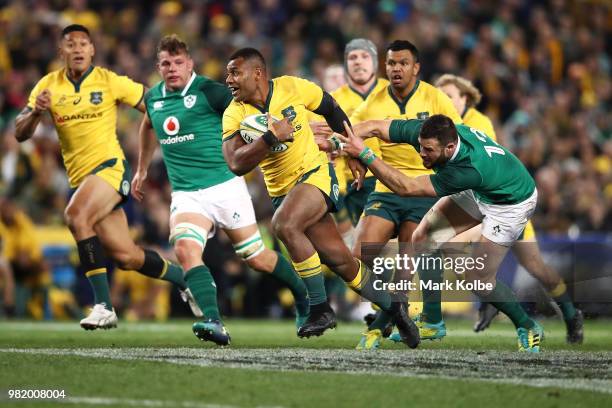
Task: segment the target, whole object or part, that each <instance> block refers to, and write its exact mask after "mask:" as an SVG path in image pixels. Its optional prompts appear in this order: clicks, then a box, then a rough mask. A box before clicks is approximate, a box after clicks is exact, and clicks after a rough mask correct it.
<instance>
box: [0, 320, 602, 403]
mask: <svg viewBox="0 0 612 408" xmlns="http://www.w3.org/2000/svg"><path fill="white" fill-rule="evenodd" d="M543 323H544V328H545V331H546V338H545V341H544V351H543V352H542V353H540V354H539V355H525V354H519V353H518V352H516V351H515V350H516V335H515V332H514V330H513V328H512V326H511V324H510V323H509V322H505V321H500V322H496V323H495V324H494V325H493V327H492V328H490V329H488V330H487V331H486V332H485V333H480V334H475V333H473V332H472V331H471V324H472V322H470V321H466V320H450V321H447V328H448V336H447V337H446V338H445V339H444V340H443V341H438V342H427V341H426V342H423V343H422V344H421V346H420V347H419V349H417V350H409V349H407V348H406V347H405V346H403V345H395V344H392V343H391V342H389V341H386V342H384V343H383V349H381V350H378V351H375V352H358V351H355V350H353V348H354V346H355V345H356V344H357V342H358V340H359V337H360V332H361V331H362V330H363V326H362V325H359V324H341V325H340V326H339V328H338V329H337V330H333V331H330V332H328V333H326V334H325V335H324V336H322V337H320V338H313V339H309V340H301V339H298V338H297V337H296V336H295V333H294V332H295V329H294V326H293V324H292V323H291V322H271V321H240V320H230V321H228V322H227V326H228V329H229V330H230V333H231V334H232V341H233V342H232V346H231V347H229V348H225V349H220V348H217V347H215V346H213V345H212V344H209V343H201V342H199V341H198V340H197V339H196V338H195V337H194V336H193V334H192V333H191V328H190V326H191V322H190V321H173V322H171V323H165V324H164V323H161V324H158V323H125V322H123V321H122V322H120V326H119V328H118V329H116V330H110V331H96V332H85V331H83V330H82V329H80V328H79V326H78V323H77V322H73V323H39V322H8V323H7V322H3V323H0V405H2V406H17V407H26V406H32V407H58V406H79V407H81V406H82V407H94V406H106V407H110V406H112V407H189V408H192V407H193V408H210V407H243V406H244V407H252V406H260V407H302V406H305V407H313V406H330V405H334V406H336V407H343V406H347V407H349V406H350V407H358V406H370V407H371V406H384V405H390V406H396V407H397V406H399V407H403V406H416V405H417V404H430V405H432V406H434V405H433V404H436V405H440V406H465V407H467V406H472V407H473V406H479V405H482V404H483V403H485V404H487V405H490V406H513V407H517V406H523V405H531V406H538V407H558V406H574V407H575V406H589V407H593V406H610V405H611V404H612V340H610V339H612V322H610V321H595V322H587V324H586V341H585V344H583V345H582V346H577V347H576V346H568V345H566V344H565V332H564V326H563V324H562V323H561V322H560V321H558V320H547V321H544V322H543ZM9 389H22V390H23V389H30V390H34V389H38V390H40V389H55V390H65V394H66V398H64V399H58V400H32V399H30V400H20V401H16V400H9V399H8V390H9ZM536 404H537V405H536Z"/></svg>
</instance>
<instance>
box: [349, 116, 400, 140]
mask: <svg viewBox="0 0 612 408" xmlns="http://www.w3.org/2000/svg"><path fill="white" fill-rule="evenodd" d="M391 122H392V121H391V120H390V119H389V120H366V121H364V122H360V123H358V124H356V125H353V134H354V135H355V136H357V137H359V138H361V139H367V138H370V137H377V138H379V139H380V140H383V141H385V142H390V141H391V137H390V136H389V127H390V126H391Z"/></svg>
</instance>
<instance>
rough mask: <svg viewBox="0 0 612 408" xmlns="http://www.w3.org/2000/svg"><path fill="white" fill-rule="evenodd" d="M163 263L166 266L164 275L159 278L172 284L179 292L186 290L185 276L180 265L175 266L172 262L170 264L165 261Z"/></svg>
mask: <svg viewBox="0 0 612 408" xmlns="http://www.w3.org/2000/svg"><path fill="white" fill-rule="evenodd" d="M164 261H165V262H166V264H167V265H168V266H167V267H166V273H164V274H162V275H161V276H160V277H159V278H160V279H162V280H165V281H168V282H172V283H174V284H175V285H176V286H178V288H179V289H181V290H185V289H187V282H185V274H184V273H183V268H182V267H181V266H180V265H178V264H175V263H174V262H170V261H168V260H165V259H164Z"/></svg>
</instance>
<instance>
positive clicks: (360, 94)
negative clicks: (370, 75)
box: [348, 78, 378, 101]
mask: <svg viewBox="0 0 612 408" xmlns="http://www.w3.org/2000/svg"><path fill="white" fill-rule="evenodd" d="M376 85H378V78H376V80H375V81H374V83H373V84H372V86H370V89H368V90H367V91H366V92H365V93H361V92H359V91H358V90H356V89H355V88H353V87H352V86H350V85H349V86H348V87H349V89H350V90H351V91H353V92H355V93H356V94H357V95H359V96H360V97H361V99H363V100H364V101H365V100H366V98H367V97H368V96H369V95H370V94H371V93H372V91H373V90H374V88H376Z"/></svg>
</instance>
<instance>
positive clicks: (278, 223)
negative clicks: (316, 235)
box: [272, 215, 301, 242]
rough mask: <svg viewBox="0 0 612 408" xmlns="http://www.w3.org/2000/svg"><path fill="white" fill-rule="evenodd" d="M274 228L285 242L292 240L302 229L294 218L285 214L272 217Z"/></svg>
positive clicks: (276, 233) (275, 232)
mask: <svg viewBox="0 0 612 408" xmlns="http://www.w3.org/2000/svg"><path fill="white" fill-rule="evenodd" d="M272 229H273V230H274V234H275V235H276V236H277V237H279V238H280V239H281V241H283V242H287V241H291V239H292V237H293V236H295V235H296V234H298V233H299V232H300V231H301V229H300V228H299V226H298V223H297V222H296V221H295V220H294V219H292V218H290V217H285V216H283V215H279V216H275V217H274V218H273V219H272Z"/></svg>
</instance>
